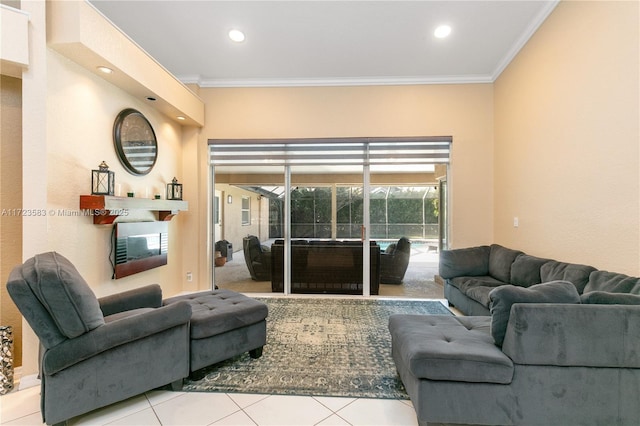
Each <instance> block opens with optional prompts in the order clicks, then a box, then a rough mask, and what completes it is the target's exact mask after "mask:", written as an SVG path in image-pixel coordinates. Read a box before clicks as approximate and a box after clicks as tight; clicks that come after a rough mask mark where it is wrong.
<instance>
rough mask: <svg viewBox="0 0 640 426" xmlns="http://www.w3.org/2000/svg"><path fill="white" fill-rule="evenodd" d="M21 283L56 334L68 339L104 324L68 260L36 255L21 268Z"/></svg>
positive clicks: (88, 290)
mask: <svg viewBox="0 0 640 426" xmlns="http://www.w3.org/2000/svg"><path fill="white" fill-rule="evenodd" d="M23 275H24V277H25V281H26V282H27V283H28V284H29V287H30V288H31V290H32V291H33V293H34V294H35V295H36V297H37V298H38V300H39V301H40V303H42V305H43V306H44V307H45V308H46V309H47V311H48V312H49V314H50V315H51V318H52V319H53V321H54V322H55V324H56V326H57V327H58V329H59V330H60V332H61V333H62V334H63V335H65V336H66V337H67V338H69V339H72V338H74V337H78V336H80V335H81V334H84V333H86V332H88V331H90V330H93V329H94V328H96V327H99V326H101V325H103V324H104V317H103V315H102V311H101V310H100V305H99V303H98V299H97V298H96V296H95V294H94V293H93V291H92V290H91V288H90V287H89V285H88V284H87V282H86V281H85V280H84V279H83V278H82V276H81V275H80V273H79V272H78V271H77V269H76V268H75V266H73V264H72V263H71V262H69V260H68V259H66V258H65V257H64V256H62V255H61V254H59V253H56V252H48V253H42V254H37V255H36V256H34V257H33V258H31V259H29V260H27V261H26V262H25V263H24V265H23Z"/></svg>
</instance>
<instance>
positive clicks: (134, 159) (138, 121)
mask: <svg viewBox="0 0 640 426" xmlns="http://www.w3.org/2000/svg"><path fill="white" fill-rule="evenodd" d="M113 143H114V144H115V147H116V152H117V153H118V159H119V160H120V162H121V163H122V165H123V166H124V168H125V169H126V170H127V171H128V172H130V173H132V174H134V175H146V174H147V173H149V172H150V171H151V169H152V168H153V166H154V165H155V164H156V159H157V158H158V143H157V141H156V134H155V133H154V131H153V127H151V124H150V123H149V121H148V120H147V119H146V118H145V116H144V115H142V113H140V111H136V110H135V109H133V108H127V109H125V110H122V111H120V114H118V117H116V121H115V123H114V124H113Z"/></svg>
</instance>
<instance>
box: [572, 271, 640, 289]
mask: <svg viewBox="0 0 640 426" xmlns="http://www.w3.org/2000/svg"><path fill="white" fill-rule="evenodd" d="M584 291H585V292H589V291H607V292H610V293H631V294H640V278H636V277H630V276H628V275H624V274H618V273H615V272H608V271H594V272H592V273H591V275H590V276H589V282H588V283H587V285H586V286H585V288H584Z"/></svg>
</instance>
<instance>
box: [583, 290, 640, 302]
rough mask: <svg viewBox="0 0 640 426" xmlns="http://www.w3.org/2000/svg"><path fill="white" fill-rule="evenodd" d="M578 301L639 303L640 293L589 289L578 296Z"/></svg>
mask: <svg viewBox="0 0 640 426" xmlns="http://www.w3.org/2000/svg"><path fill="white" fill-rule="evenodd" d="M580 301H581V302H582V303H584V304H591V305H640V295H638V294H629V293H609V292H607V291H589V292H586V293H583V294H582V295H581V296H580Z"/></svg>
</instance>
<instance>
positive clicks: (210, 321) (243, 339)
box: [163, 290, 268, 380]
mask: <svg viewBox="0 0 640 426" xmlns="http://www.w3.org/2000/svg"><path fill="white" fill-rule="evenodd" d="M181 300H186V301H187V302H188V303H189V304H190V305H191V310H192V314H191V331H190V333H191V334H190V336H191V337H190V339H191V340H190V342H191V343H190V348H189V350H190V363H189V365H190V367H189V371H190V372H191V376H190V377H191V378H192V379H196V380H197V379H199V378H202V376H203V374H202V372H199V371H198V370H201V369H202V368H204V367H208V366H210V365H212V364H215V363H218V362H220V361H224V360H226V359H229V358H231V357H234V356H236V355H240V354H241V353H243V352H247V351H249V355H250V356H251V357H252V358H259V357H260V356H261V355H262V347H263V346H264V345H265V344H266V343H267V322H266V317H267V314H268V309H267V305H265V304H264V303H262V302H259V301H257V300H255V299H252V298H250V297H247V296H244V295H242V294H240V293H236V292H234V291H230V290H214V291H203V292H199V293H192V294H187V295H182V296H176V297H171V298H168V299H165V300H164V301H163V304H164V305H169V304H171V303H176V302H178V301H181Z"/></svg>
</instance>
